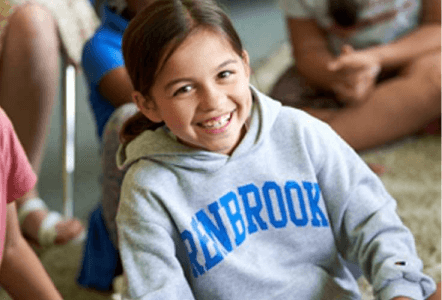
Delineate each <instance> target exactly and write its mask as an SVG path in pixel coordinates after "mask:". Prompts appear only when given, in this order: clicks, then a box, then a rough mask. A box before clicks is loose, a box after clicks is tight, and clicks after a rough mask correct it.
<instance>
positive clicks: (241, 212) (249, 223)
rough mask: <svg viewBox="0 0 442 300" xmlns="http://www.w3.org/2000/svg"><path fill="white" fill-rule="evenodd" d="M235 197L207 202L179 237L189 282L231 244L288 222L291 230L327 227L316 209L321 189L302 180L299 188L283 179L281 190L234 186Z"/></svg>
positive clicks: (267, 186)
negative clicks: (187, 266)
mask: <svg viewBox="0 0 442 300" xmlns="http://www.w3.org/2000/svg"><path fill="white" fill-rule="evenodd" d="M238 194H239V196H240V197H238V196H237V193H235V191H230V192H228V193H226V194H225V195H223V196H222V197H220V198H219V200H218V201H214V202H212V203H210V204H209V205H208V206H207V210H208V212H209V213H210V214H209V213H207V212H206V211H205V209H201V210H199V211H198V212H197V213H196V214H195V217H193V218H192V220H191V223H190V224H189V228H188V229H186V230H184V231H183V232H182V233H181V239H182V240H183V242H184V244H185V245H186V248H187V254H188V257H189V262H190V264H191V269H192V274H193V276H194V277H195V278H196V277H198V276H200V275H203V274H204V273H205V272H207V271H209V270H210V269H211V268H213V267H214V266H216V265H217V264H219V263H220V262H222V260H223V259H224V257H225V256H226V255H228V254H229V253H230V252H231V251H234V246H233V243H234V244H235V246H236V247H239V246H240V245H241V244H242V243H243V242H244V241H245V240H246V238H247V236H248V235H251V234H256V233H258V232H259V231H260V230H261V231H265V230H268V229H269V227H273V228H275V229H281V228H285V227H287V226H288V224H289V220H290V221H291V224H293V225H294V226H296V227H305V226H308V225H309V223H310V225H311V226H312V227H329V222H328V220H327V217H326V213H324V211H323V210H322V208H321V207H320V205H319V203H320V199H321V190H320V187H319V185H318V184H317V183H312V182H307V181H303V182H302V186H301V185H300V184H299V183H297V182H296V181H287V182H286V183H285V185H284V186H283V187H281V186H280V185H278V184H277V183H276V182H274V181H266V182H265V183H264V185H263V186H262V187H261V188H259V187H257V186H256V185H255V184H247V185H244V186H240V187H238ZM304 195H307V197H304ZM238 199H241V201H239V200H238ZM262 199H264V203H263V201H262ZM306 199H307V201H306ZM240 204H241V205H240ZM307 208H308V209H307ZM308 212H309V213H310V217H311V219H309V216H308ZM229 233H230V236H229ZM201 252H202V253H201ZM198 253H201V254H199V255H198Z"/></svg>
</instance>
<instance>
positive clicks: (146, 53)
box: [120, 0, 243, 143]
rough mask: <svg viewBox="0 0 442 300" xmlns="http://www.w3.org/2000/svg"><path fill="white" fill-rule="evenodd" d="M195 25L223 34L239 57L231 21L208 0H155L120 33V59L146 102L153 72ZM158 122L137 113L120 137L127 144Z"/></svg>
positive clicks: (236, 37)
mask: <svg viewBox="0 0 442 300" xmlns="http://www.w3.org/2000/svg"><path fill="white" fill-rule="evenodd" d="M197 28H209V29H211V30H214V31H216V32H219V33H221V34H223V35H224V36H225V37H226V38H227V39H228V41H229V42H230V44H231V46H232V48H233V50H234V51H235V52H236V53H237V54H238V55H239V56H240V57H243V46H242V43H241V40H240V38H239V36H238V34H237V32H236V31H235V29H234V27H233V24H232V22H231V21H230V19H229V17H228V16H227V15H226V13H225V12H224V11H223V10H222V9H221V8H220V7H219V6H218V5H217V4H216V3H215V2H214V1H212V0H156V1H153V3H151V4H150V5H149V6H147V7H145V8H144V9H143V10H142V11H141V12H139V13H138V14H137V15H136V16H135V18H133V19H132V21H131V22H130V23H129V26H128V27H127V29H126V31H125V33H124V36H123V56H124V61H125V65H126V68H127V71H128V73H129V76H130V79H131V81H132V84H133V86H134V89H135V90H136V91H139V92H140V93H141V94H142V95H143V96H145V97H146V99H148V101H151V100H152V99H151V97H150V95H149V94H150V89H151V88H152V86H153V84H154V82H155V79H156V76H157V74H158V73H159V72H160V71H161V69H162V67H163V66H164V64H165V63H166V62H167V60H168V59H169V58H170V57H171V56H172V54H173V53H174V51H175V50H176V49H177V48H178V47H179V46H180V45H181V44H182V43H183V42H184V40H185V39H186V38H187V37H188V36H189V35H190V34H192V33H193V32H194V31H195V29H197ZM162 125H163V124H162V123H153V122H152V121H150V120H149V119H147V118H146V117H145V116H144V115H143V114H141V113H140V112H139V113H138V114H136V115H135V116H133V117H132V118H130V119H129V120H128V121H127V122H126V123H125V125H124V126H123V128H122V130H121V133H120V140H121V142H122V143H128V142H130V141H131V140H133V139H134V138H135V137H137V136H138V135H139V134H140V133H141V132H143V131H145V130H149V129H151V130H152V129H155V128H158V127H160V126H162Z"/></svg>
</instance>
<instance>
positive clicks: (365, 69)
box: [328, 45, 381, 104]
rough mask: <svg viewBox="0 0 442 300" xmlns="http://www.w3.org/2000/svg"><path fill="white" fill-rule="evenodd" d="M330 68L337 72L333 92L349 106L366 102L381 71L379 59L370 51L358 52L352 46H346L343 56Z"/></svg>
mask: <svg viewBox="0 0 442 300" xmlns="http://www.w3.org/2000/svg"><path fill="white" fill-rule="evenodd" d="M328 67H329V69H330V70H332V71H335V72H336V84H335V85H334V87H333V91H334V92H335V94H336V96H337V97H338V99H340V100H341V101H343V102H345V103H348V104H360V103H361V102H363V101H364V100H366V99H367V96H368V94H369V93H370V91H372V90H373V88H374V86H375V84H376V78H377V76H378V74H379V72H380V71H381V64H380V59H379V58H378V57H376V56H375V55H372V54H370V53H369V52H368V51H356V50H354V49H353V48H352V47H351V46H350V45H344V46H343V47H342V51H341V55H340V56H339V57H338V58H336V60H335V61H333V62H332V63H330V64H329V66H328Z"/></svg>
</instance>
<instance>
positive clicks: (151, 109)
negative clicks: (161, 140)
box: [132, 91, 163, 123]
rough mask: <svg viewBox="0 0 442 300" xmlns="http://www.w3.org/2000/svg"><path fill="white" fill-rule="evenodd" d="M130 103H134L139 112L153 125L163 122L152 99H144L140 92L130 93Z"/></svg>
mask: <svg viewBox="0 0 442 300" xmlns="http://www.w3.org/2000/svg"><path fill="white" fill-rule="evenodd" d="M132 101H133V102H135V104H136V105H137V107H138V109H139V110H140V112H141V113H142V114H143V115H145V116H146V118H148V119H149V120H151V121H152V122H154V123H160V122H162V121H163V118H162V117H161V114H160V113H159V111H158V108H157V106H156V104H155V102H154V101H153V100H152V99H146V98H145V97H144V96H143V95H142V94H141V93H140V92H138V91H134V92H132Z"/></svg>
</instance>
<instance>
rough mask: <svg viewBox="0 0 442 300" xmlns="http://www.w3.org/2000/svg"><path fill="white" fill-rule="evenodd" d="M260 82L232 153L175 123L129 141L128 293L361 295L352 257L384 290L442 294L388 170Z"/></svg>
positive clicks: (125, 208) (122, 213) (124, 212)
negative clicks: (378, 169)
mask: <svg viewBox="0 0 442 300" xmlns="http://www.w3.org/2000/svg"><path fill="white" fill-rule="evenodd" d="M251 92H252V94H253V99H254V100H253V101H254V104H253V106H252V111H251V117H250V126H249V128H248V131H247V133H246V135H245V136H244V138H243V139H242V141H241V142H240V144H239V145H238V146H237V148H236V149H235V150H234V151H233V153H232V154H231V155H230V156H229V155H225V154H220V153H215V152H209V151H205V150H200V149H194V148H191V147H188V146H186V145H183V144H181V143H179V142H177V141H176V139H175V138H174V137H173V135H172V134H171V133H170V132H169V131H168V129H167V127H165V126H164V127H160V128H158V129H156V130H154V131H145V132H143V133H142V134H141V135H140V136H138V137H137V138H136V139H135V140H133V141H132V142H131V143H129V144H128V145H126V146H123V145H122V146H120V149H119V151H118V155H117V164H118V166H119V167H120V168H122V169H126V170H127V173H126V175H125V178H124V181H123V186H122V190H121V198H120V207H119V211H118V214H117V224H118V225H117V226H118V233H119V247H120V253H121V258H122V262H123V267H124V272H125V276H126V278H127V281H128V288H127V292H126V296H125V297H126V299H143V300H147V299H149V300H150V299H158V300H159V299H161V300H164V299H168V300H175V299H177V300H178V299H180V300H191V299H198V300H203V299H205V300H224V299H225V300H244V299H250V300H255V299H262V300H270V299H271V300H278V299H284V300H287V299H301V300H305V299H328V300H330V299H359V298H360V293H359V291H358V286H357V282H356V279H355V278H354V277H353V275H352V273H351V272H350V271H349V269H348V268H347V267H346V262H351V263H357V264H358V265H359V266H360V268H361V270H362V272H363V274H364V275H365V276H366V278H367V279H368V280H369V281H370V282H371V283H372V284H373V289H374V293H375V295H376V297H377V298H378V299H391V298H393V297H395V296H398V295H402V296H408V297H410V298H413V299H424V298H426V297H427V296H429V295H430V294H431V293H433V292H434V290H435V283H434V282H433V281H432V279H431V278H429V277H428V276H426V275H424V274H422V272H421V270H422V262H421V261H420V259H419V258H418V257H417V254H416V250H415V245H414V240H413V236H412V234H411V233H410V231H409V230H408V229H407V228H406V227H405V226H404V225H403V224H402V222H401V220H400V219H399V217H398V216H397V214H396V212H395V209H396V202H395V201H394V199H392V197H391V196H390V195H389V194H388V193H387V191H386V190H385V188H384V186H383V184H382V182H381V181H380V179H379V178H378V177H377V176H376V175H375V174H374V173H372V172H371V171H370V169H369V168H368V167H367V165H366V164H365V163H364V162H363V161H362V160H361V159H360V158H359V156H358V155H357V154H356V153H355V152H354V151H353V150H352V149H351V148H350V147H349V146H348V145H347V144H346V143H345V142H344V141H342V140H341V139H340V137H339V136H338V135H337V134H336V133H335V132H334V131H333V130H332V129H331V128H330V127H329V126H328V125H326V124H325V123H323V122H321V121H319V120H317V119H315V118H313V117H311V116H309V115H307V114H306V113H304V112H302V111H300V110H297V109H294V108H289V107H282V106H281V104H280V103H279V102H277V101H274V100H272V99H270V98H269V97H267V96H265V95H263V94H262V93H260V92H259V91H257V90H256V89H255V88H254V87H251Z"/></svg>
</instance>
